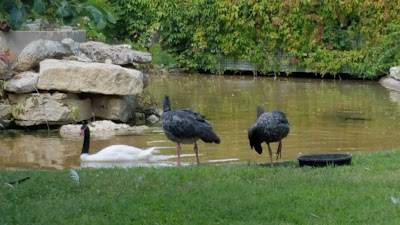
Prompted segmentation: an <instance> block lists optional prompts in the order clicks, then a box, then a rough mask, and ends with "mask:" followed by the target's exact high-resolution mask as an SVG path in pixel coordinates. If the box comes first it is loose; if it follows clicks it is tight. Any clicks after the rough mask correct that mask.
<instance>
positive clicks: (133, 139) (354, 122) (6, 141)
mask: <svg viewBox="0 0 400 225" xmlns="http://www.w3.org/2000/svg"><path fill="white" fill-rule="evenodd" d="M146 91H147V92H150V93H151V94H152V95H153V96H154V99H156V100H157V101H158V102H159V107H162V104H161V101H162V98H163V96H164V95H165V94H168V95H169V96H170V98H171V104H172V108H173V109H178V108H192V109H194V110H196V111H198V112H201V113H202V114H203V115H205V116H206V117H207V119H208V120H209V121H210V122H211V123H212V125H213V128H214V130H215V131H216V132H217V134H218V135H219V136H220V138H221V140H222V142H221V144H219V145H217V144H206V143H204V142H202V141H199V142H198V145H199V153H200V154H201V156H200V160H201V161H202V162H203V163H231V162H235V163H236V162H239V163H244V162H250V163H266V162H267V161H268V155H267V152H266V144H263V147H264V153H263V154H262V155H259V154H257V153H256V152H255V151H254V150H251V149H250V146H249V142H248V139H247V129H248V128H249V127H250V125H251V124H253V123H254V122H255V120H256V107H257V106H258V105H260V106H263V107H264V108H265V110H268V111H269V110H273V109H280V110H282V111H284V112H285V113H286V115H287V117H288V120H289V123H290V125H291V132H290V134H289V135H288V137H286V138H285V139H284V140H283V150H282V158H281V159H279V161H283V160H293V159H296V157H297V156H298V155H299V154H308V153H347V152H350V153H367V152H377V151H385V150H390V149H396V148H400V141H398V140H399V137H400V119H399V116H400V95H399V94H398V93H397V92H394V91H390V90H388V89H386V88H384V87H383V86H381V85H380V84H378V83H377V82H375V81H355V80H341V81H339V80H321V79H310V78H288V77H278V78H276V79H274V77H252V76H213V75H169V76H163V77H155V76H154V77H151V82H150V85H149V87H148V88H146ZM151 126H152V130H153V132H152V133H151V134H150V135H146V136H120V137H113V138H109V139H98V138H97V139H96V138H93V139H92V142H91V151H93V152H96V151H97V150H99V149H101V148H104V147H106V146H109V145H112V144H127V145H132V146H136V147H140V148H148V147H151V146H157V147H162V148H161V149H160V153H158V154H159V155H160V156H165V157H164V158H162V157H161V158H160V160H159V161H158V162H157V163H158V164H162V165H173V163H174V162H175V158H168V157H169V156H171V157H172V156H174V155H175V153H176V150H175V144H174V143H172V142H170V141H169V140H167V139H166V137H165V136H164V134H163V133H162V132H161V131H162V129H161V125H160V124H156V125H151ZM77 132H78V131H77ZM0 138H1V142H0V168H1V169H4V168H7V169H10V168H56V169H64V168H78V167H80V166H87V165H81V162H80V159H79V154H80V150H81V147H82V139H80V138H60V137H59V136H58V135H57V134H53V135H51V136H46V135H39V134H37V133H34V134H16V135H14V136H12V137H10V136H8V135H7V136H5V135H3V134H2V133H0ZM271 147H272V148H273V151H274V152H275V151H276V148H277V144H276V143H272V144H271ZM182 154H189V155H188V156H186V157H183V158H182V161H183V162H184V163H186V164H190V163H195V157H194V156H192V155H190V154H193V146H192V145H182ZM129 165H136V164H134V163H133V164H129ZM89 166H90V165H89Z"/></svg>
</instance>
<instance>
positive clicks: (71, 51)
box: [61, 38, 92, 62]
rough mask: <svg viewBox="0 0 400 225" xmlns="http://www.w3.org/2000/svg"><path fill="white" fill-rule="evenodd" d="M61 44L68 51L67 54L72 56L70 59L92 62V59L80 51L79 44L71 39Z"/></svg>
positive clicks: (64, 40)
mask: <svg viewBox="0 0 400 225" xmlns="http://www.w3.org/2000/svg"><path fill="white" fill-rule="evenodd" d="M61 44H62V46H63V47H64V48H65V50H66V51H67V54H68V55H70V57H69V58H74V60H76V61H81V62H92V60H91V59H89V58H88V57H87V56H86V55H85V54H83V53H82V52H81V51H80V50H79V43H77V42H75V41H74V40H72V39H71V38H64V39H63V40H62V41H61Z"/></svg>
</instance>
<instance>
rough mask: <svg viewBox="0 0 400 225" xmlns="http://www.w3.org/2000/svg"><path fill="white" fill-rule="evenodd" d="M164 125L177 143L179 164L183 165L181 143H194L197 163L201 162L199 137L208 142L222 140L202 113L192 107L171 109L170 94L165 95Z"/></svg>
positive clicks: (162, 117) (162, 118)
mask: <svg viewBox="0 0 400 225" xmlns="http://www.w3.org/2000/svg"><path fill="white" fill-rule="evenodd" d="M161 122H162V127H163V129H164V133H165V135H166V136H167V138H168V139H169V140H171V141H173V142H175V143H176V144H177V146H176V152H177V156H178V158H177V166H180V165H181V162H180V154H181V145H180V144H193V143H194V152H195V153H196V159H197V164H200V160H199V154H198V148H197V143H196V142H197V141H198V140H199V139H201V140H203V141H204V142H206V143H213V142H215V143H217V144H219V143H220V142H221V140H220V138H219V137H218V135H217V134H216V133H215V132H214V131H213V130H212V126H211V124H210V123H209V122H208V121H207V120H206V119H205V117H204V116H203V115H201V114H200V113H198V112H196V111H193V110H191V109H180V110H175V111H172V110H171V103H170V100H169V97H168V96H165V97H164V101H163V114H162V116H161Z"/></svg>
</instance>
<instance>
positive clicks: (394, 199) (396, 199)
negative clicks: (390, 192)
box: [390, 196, 399, 205]
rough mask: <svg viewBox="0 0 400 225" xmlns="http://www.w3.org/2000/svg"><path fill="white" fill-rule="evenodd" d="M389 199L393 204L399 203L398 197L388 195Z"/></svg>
mask: <svg viewBox="0 0 400 225" xmlns="http://www.w3.org/2000/svg"><path fill="white" fill-rule="evenodd" d="M390 199H391V200H392V202H393V203H394V204H396V205H397V203H399V199H398V198H395V197H393V196H392V197H390Z"/></svg>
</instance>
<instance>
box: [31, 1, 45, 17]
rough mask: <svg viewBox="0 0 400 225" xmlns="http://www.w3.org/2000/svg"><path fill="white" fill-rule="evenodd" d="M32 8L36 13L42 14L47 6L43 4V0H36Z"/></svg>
mask: <svg viewBox="0 0 400 225" xmlns="http://www.w3.org/2000/svg"><path fill="white" fill-rule="evenodd" d="M32 10H33V11H35V12H36V13H38V14H42V13H43V12H44V11H45V10H46V8H45V6H44V4H43V1H42V0H35V1H34V3H33V8H32Z"/></svg>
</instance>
